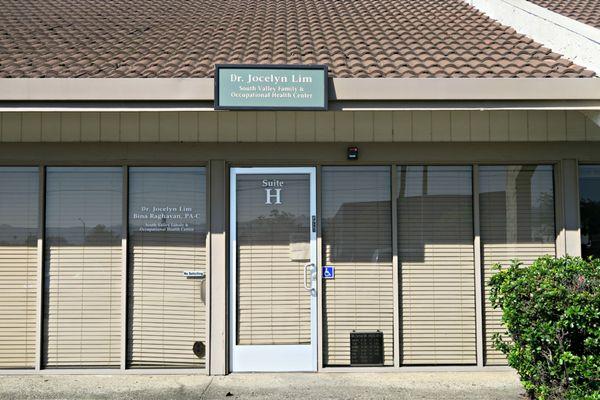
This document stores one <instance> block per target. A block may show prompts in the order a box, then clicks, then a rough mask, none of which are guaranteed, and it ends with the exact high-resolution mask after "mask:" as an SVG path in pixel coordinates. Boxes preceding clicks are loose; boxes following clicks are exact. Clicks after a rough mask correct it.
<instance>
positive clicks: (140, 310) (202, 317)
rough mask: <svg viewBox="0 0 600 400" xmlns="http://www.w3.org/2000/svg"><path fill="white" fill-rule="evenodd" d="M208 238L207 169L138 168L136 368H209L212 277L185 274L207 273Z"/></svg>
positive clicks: (132, 304)
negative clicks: (208, 313)
mask: <svg viewBox="0 0 600 400" xmlns="http://www.w3.org/2000/svg"><path fill="white" fill-rule="evenodd" d="M156 210H159V211H156ZM206 232H207V224H206V173H205V169H204V168H131V169H130V175H129V289H128V292H129V296H128V297H129V306H128V310H129V311H128V340H127V343H128V346H127V349H128V350H127V362H128V365H129V366H130V367H133V368H138V367H139V368H144V367H146V368H148V367H155V368H197V367H203V366H204V365H205V361H206V358H205V354H204V352H200V353H198V354H195V353H194V351H193V350H194V344H195V343H196V342H201V343H202V344H203V345H204V349H206V345H207V344H206V279H186V278H185V277H184V275H183V273H184V272H185V271H198V272H204V273H206Z"/></svg>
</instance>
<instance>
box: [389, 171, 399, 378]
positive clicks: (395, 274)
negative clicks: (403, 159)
mask: <svg viewBox="0 0 600 400" xmlns="http://www.w3.org/2000/svg"><path fill="white" fill-rule="evenodd" d="M390 176H391V180H392V181H391V196H390V197H391V199H390V200H391V202H392V287H393V297H394V303H393V304H394V310H393V311H394V350H393V351H394V367H399V366H400V335H401V332H400V329H401V328H400V270H399V268H400V267H399V261H398V203H397V201H396V196H397V194H398V166H397V165H396V164H392V171H391V175H390Z"/></svg>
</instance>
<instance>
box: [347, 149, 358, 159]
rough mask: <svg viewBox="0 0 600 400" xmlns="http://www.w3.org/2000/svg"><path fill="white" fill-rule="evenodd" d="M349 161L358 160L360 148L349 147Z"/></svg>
mask: <svg viewBox="0 0 600 400" xmlns="http://www.w3.org/2000/svg"><path fill="white" fill-rule="evenodd" d="M348 160H358V147H357V146H350V147H348Z"/></svg>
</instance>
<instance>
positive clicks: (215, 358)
mask: <svg viewBox="0 0 600 400" xmlns="http://www.w3.org/2000/svg"><path fill="white" fill-rule="evenodd" d="M209 171H210V177H209V182H210V192H209V193H210V198H209V200H210V205H209V209H210V239H209V240H210V242H209V246H210V249H209V253H210V255H209V274H208V277H209V280H210V282H209V283H210V289H209V296H210V299H209V301H208V307H209V321H210V322H209V340H210V345H209V351H208V356H209V358H208V373H209V374H210V375H225V374H226V373H227V372H228V362H227V360H228V351H227V332H228V330H227V326H228V323H227V321H228V309H227V271H228V267H227V221H228V215H227V213H228V207H227V205H228V204H229V203H228V201H227V188H228V182H227V180H228V176H229V175H228V173H227V165H226V164H225V161H224V160H212V161H211V162H210V167H209Z"/></svg>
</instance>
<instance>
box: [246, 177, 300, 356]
mask: <svg viewBox="0 0 600 400" xmlns="http://www.w3.org/2000/svg"><path fill="white" fill-rule="evenodd" d="M264 180H266V181H270V182H273V181H280V182H282V186H281V192H280V198H279V200H280V201H276V200H275V199H274V198H273V199H272V200H271V201H267V199H266V192H265V188H264V187H263V183H262V182H263V181H264ZM236 190H237V194H236V196H237V197H236V204H237V210H236V213H237V240H236V242H237V246H238V248H237V264H238V265H237V343H238V344H239V345H271V344H279V345H283V344H288V345H295V344H308V343H310V342H311V319H310V316H311V307H310V299H311V298H310V293H309V292H308V291H307V290H305V289H304V278H303V273H304V265H305V264H306V263H308V262H309V261H310V177H309V175H307V174H303V175H296V174H289V175H271V174H268V175H238V176H237V189H236ZM270 193H271V194H273V195H274V194H275V192H273V191H272V192H270ZM267 203H268V204H267ZM278 203H280V204H278ZM307 275H308V274H307Z"/></svg>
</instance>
